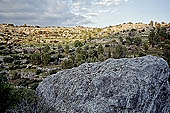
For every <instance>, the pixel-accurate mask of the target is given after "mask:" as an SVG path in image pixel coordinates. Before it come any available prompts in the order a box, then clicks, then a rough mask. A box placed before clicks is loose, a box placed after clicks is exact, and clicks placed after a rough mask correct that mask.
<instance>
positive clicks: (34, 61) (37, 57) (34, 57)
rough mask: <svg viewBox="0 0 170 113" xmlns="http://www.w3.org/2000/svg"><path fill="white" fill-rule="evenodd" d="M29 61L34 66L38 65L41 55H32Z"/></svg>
mask: <svg viewBox="0 0 170 113" xmlns="http://www.w3.org/2000/svg"><path fill="white" fill-rule="evenodd" d="M30 61H31V63H32V64H34V65H39V64H41V54H40V53H34V54H32V55H31V57H30Z"/></svg>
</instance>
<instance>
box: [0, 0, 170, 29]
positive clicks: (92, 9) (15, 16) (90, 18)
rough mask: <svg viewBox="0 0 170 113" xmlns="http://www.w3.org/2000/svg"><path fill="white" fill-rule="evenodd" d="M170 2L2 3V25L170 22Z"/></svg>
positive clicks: (25, 0) (74, 0)
mask: <svg viewBox="0 0 170 113" xmlns="http://www.w3.org/2000/svg"><path fill="white" fill-rule="evenodd" d="M169 4H170V0H0V23H12V24H15V25H23V24H27V25H39V26H89V27H106V26H110V25H118V24H122V23H127V22H133V23H137V22H143V23H149V22H150V21H151V20H153V21H157V22H162V21H164V22H167V23H169V22H170V7H169Z"/></svg>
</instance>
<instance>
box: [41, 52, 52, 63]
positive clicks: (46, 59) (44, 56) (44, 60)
mask: <svg viewBox="0 0 170 113" xmlns="http://www.w3.org/2000/svg"><path fill="white" fill-rule="evenodd" d="M41 61H42V62H41V63H42V64H43V65H48V63H49V61H50V55H49V54H48V53H43V54H42V56H41Z"/></svg>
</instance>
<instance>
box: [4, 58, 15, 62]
mask: <svg viewBox="0 0 170 113" xmlns="http://www.w3.org/2000/svg"><path fill="white" fill-rule="evenodd" d="M3 61H4V62H5V63H12V62H13V61H14V58H12V57H4V59H3Z"/></svg>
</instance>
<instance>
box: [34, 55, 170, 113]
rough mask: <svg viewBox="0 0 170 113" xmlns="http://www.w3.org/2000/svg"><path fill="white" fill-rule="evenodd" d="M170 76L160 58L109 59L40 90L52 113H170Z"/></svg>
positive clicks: (48, 81) (44, 107) (48, 80)
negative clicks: (169, 81)
mask: <svg viewBox="0 0 170 113" xmlns="http://www.w3.org/2000/svg"><path fill="white" fill-rule="evenodd" d="M169 75H170V70H169V67H168V64H167V62H166V61H165V60H163V59H162V58H159V57H155V56H145V57H139V58H123V59H108V60H106V61H104V62H99V63H85V64H82V65H80V66H79V67H76V68H72V69H68V70H64V71H61V72H58V73H57V74H54V75H51V76H49V77H47V78H46V79H45V80H44V81H43V82H41V83H40V84H39V86H38V87H37V89H36V91H37V94H38V96H39V98H40V101H39V107H40V109H42V111H44V112H48V113H169V112H170V85H169V83H168V78H169Z"/></svg>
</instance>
